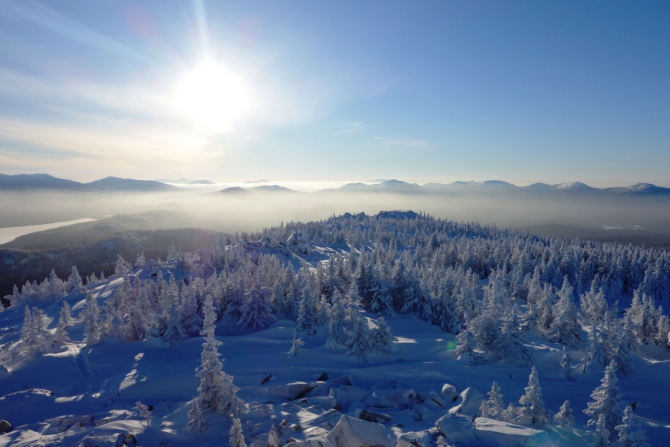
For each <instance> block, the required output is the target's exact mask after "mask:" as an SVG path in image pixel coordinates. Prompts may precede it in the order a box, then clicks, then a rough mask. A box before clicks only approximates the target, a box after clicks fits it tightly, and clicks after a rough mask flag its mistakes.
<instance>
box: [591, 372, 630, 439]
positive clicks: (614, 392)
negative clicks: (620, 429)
mask: <svg viewBox="0 0 670 447" xmlns="http://www.w3.org/2000/svg"><path fill="white" fill-rule="evenodd" d="M616 373H617V365H616V362H615V361H614V360H613V361H612V362H611V363H610V364H609V366H607V368H606V369H605V376H604V377H603V378H602V380H601V381H600V386H599V387H598V388H596V389H595V390H594V391H593V393H591V398H592V399H593V402H589V403H588V404H587V405H588V408H587V409H586V410H584V413H586V414H587V415H588V416H590V419H589V421H588V423H587V425H588V426H589V427H591V426H594V425H596V424H598V423H599V418H600V417H601V416H602V417H603V418H604V423H605V428H606V429H607V430H608V431H609V433H612V432H613V431H614V428H615V427H616V425H617V423H618V422H619V420H620V419H621V402H620V401H621V397H622V394H621V390H620V389H619V387H617V386H616V382H617V376H616Z"/></svg>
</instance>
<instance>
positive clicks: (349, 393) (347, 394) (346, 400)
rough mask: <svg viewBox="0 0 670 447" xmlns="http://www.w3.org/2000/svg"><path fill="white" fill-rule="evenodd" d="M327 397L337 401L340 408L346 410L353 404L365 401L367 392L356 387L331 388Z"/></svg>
mask: <svg viewBox="0 0 670 447" xmlns="http://www.w3.org/2000/svg"><path fill="white" fill-rule="evenodd" d="M328 395H329V396H330V397H334V398H335V399H336V400H337V402H338V403H339V404H340V408H346V407H348V406H349V405H351V404H352V403H354V402H360V401H362V400H363V399H365V397H366V396H367V395H368V391H366V390H364V389H362V388H358V387H356V386H341V387H339V388H331V389H330V392H329V393H328Z"/></svg>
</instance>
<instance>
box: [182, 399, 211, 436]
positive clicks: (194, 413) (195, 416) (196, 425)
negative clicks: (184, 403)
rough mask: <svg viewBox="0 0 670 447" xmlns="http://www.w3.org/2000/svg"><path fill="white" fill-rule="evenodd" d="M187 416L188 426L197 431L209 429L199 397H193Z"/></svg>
mask: <svg viewBox="0 0 670 447" xmlns="http://www.w3.org/2000/svg"><path fill="white" fill-rule="evenodd" d="M186 416H187V417H188V428H190V429H191V430H193V431H194V432H197V433H202V432H204V431H207V428H208V426H207V420H206V419H205V414H204V413H203V412H202V407H201V405H200V400H199V398H197V397H194V398H193V400H192V401H191V409H190V410H188V413H187V414H186Z"/></svg>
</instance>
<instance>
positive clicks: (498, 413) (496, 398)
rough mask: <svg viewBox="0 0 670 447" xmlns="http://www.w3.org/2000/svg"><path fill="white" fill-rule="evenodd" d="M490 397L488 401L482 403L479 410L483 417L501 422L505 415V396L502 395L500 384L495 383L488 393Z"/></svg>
mask: <svg viewBox="0 0 670 447" xmlns="http://www.w3.org/2000/svg"><path fill="white" fill-rule="evenodd" d="M487 394H488V395H489V398H488V400H485V401H483V402H482V405H481V406H480V407H479V410H480V411H481V413H482V417H485V418H489V419H495V420H498V421H499V420H501V419H502V413H503V410H504V408H503V395H502V393H501V390H500V387H499V386H498V382H493V385H492V386H491V391H489V392H488V393H487Z"/></svg>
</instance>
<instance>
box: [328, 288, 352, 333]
mask: <svg viewBox="0 0 670 447" xmlns="http://www.w3.org/2000/svg"><path fill="white" fill-rule="evenodd" d="M344 301H345V300H344V297H343V296H342V294H341V293H340V291H339V290H335V291H334V292H333V296H332V303H333V304H332V305H331V307H330V316H329V318H330V323H329V324H328V332H329V333H330V336H331V337H333V340H335V341H336V342H337V343H340V344H344V343H345V342H346V341H347V335H346V333H345V330H344V328H345V325H346V321H345V319H346V308H345V303H344Z"/></svg>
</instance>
